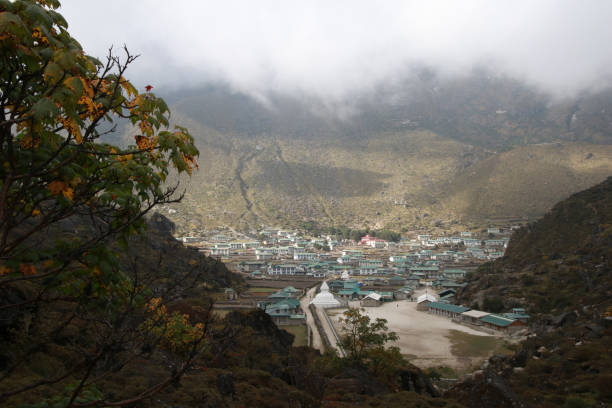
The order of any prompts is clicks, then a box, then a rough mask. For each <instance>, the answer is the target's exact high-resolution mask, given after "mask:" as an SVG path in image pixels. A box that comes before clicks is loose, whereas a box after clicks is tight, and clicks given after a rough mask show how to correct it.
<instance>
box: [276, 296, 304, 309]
mask: <svg viewBox="0 0 612 408" xmlns="http://www.w3.org/2000/svg"><path fill="white" fill-rule="evenodd" d="M275 304H276V305H289V306H291V307H298V306H299V305H300V301H299V300H297V299H293V298H292V299H283V300H281V301H279V302H276V303H275Z"/></svg>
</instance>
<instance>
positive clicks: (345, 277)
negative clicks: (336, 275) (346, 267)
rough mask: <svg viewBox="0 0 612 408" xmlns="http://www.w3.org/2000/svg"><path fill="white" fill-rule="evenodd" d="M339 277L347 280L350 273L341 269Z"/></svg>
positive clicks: (349, 277)
mask: <svg viewBox="0 0 612 408" xmlns="http://www.w3.org/2000/svg"><path fill="white" fill-rule="evenodd" d="M340 279H342V280H349V279H351V275H349V273H348V271H342V276H341V277H340Z"/></svg>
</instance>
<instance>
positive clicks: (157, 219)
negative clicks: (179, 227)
mask: <svg viewBox="0 0 612 408" xmlns="http://www.w3.org/2000/svg"><path fill="white" fill-rule="evenodd" d="M149 225H153V226H154V227H155V228H157V229H158V230H159V231H160V232H163V233H167V234H174V230H175V225H174V223H173V222H172V221H170V220H169V219H168V218H166V217H165V216H163V215H162V214H160V213H157V212H156V213H155V214H153V215H152V216H151V218H150V219H149Z"/></svg>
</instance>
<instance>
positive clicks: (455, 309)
mask: <svg viewBox="0 0 612 408" xmlns="http://www.w3.org/2000/svg"><path fill="white" fill-rule="evenodd" d="M427 307H429V308H430V309H438V310H444V311H446V312H452V313H463V312H467V311H468V310H470V308H469V307H465V306H457V305H449V304H448V303H440V302H431V303H429V304H428V305H427Z"/></svg>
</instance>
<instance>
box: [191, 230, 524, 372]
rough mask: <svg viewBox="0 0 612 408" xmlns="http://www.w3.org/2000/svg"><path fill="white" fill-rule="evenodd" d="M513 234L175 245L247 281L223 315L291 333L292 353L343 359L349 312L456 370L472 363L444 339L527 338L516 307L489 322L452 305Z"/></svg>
mask: <svg viewBox="0 0 612 408" xmlns="http://www.w3.org/2000/svg"><path fill="white" fill-rule="evenodd" d="M515 228H516V227H505V228H500V227H491V228H488V229H486V230H482V231H479V232H472V231H463V232H460V233H458V234H454V235H451V236H433V235H432V234H414V236H412V237H402V238H401V239H400V240H399V242H391V241H385V240H383V239H380V238H376V237H375V236H372V235H369V234H366V235H365V236H363V237H362V238H361V239H360V240H359V241H358V242H356V241H352V240H346V239H338V237H335V236H329V235H328V236H318V237H307V236H305V235H304V234H301V233H300V232H298V231H290V230H283V229H276V228H265V229H262V230H261V231H257V232H256V233H253V234H248V235H247V234H242V233H239V232H236V231H234V230H232V229H229V228H227V229H225V230H215V231H211V232H210V233H209V234H207V235H205V236H202V237H182V238H180V239H181V240H182V241H183V242H184V243H186V244H187V245H190V246H193V247H195V248H197V249H198V250H199V251H202V252H204V253H206V254H207V255H209V256H211V257H215V258H218V259H220V260H221V261H223V262H224V263H225V264H226V265H227V266H228V268H230V269H231V270H233V271H234V272H237V273H240V274H241V275H242V276H243V277H244V278H245V280H246V282H247V284H248V287H247V289H246V290H242V291H241V292H240V293H238V291H237V290H236V289H234V288H226V289H225V290H224V293H222V294H220V295H219V298H218V299H217V303H216V305H215V307H216V309H217V311H218V312H220V313H226V312H227V311H229V310H233V309H254V308H259V309H262V310H264V311H265V312H266V313H267V314H268V315H269V316H270V317H271V318H272V319H273V321H274V322H275V323H276V324H277V325H278V326H279V327H282V328H283V329H286V330H288V331H290V332H291V333H293V334H294V335H295V336H296V340H295V343H296V345H310V346H312V347H314V348H317V349H319V350H321V351H324V350H325V349H326V348H333V349H336V350H337V352H338V353H339V354H343V352H344V351H343V350H342V349H341V347H340V346H339V345H338V343H339V338H340V336H341V331H342V324H341V322H340V320H339V318H340V317H342V312H343V311H344V310H346V308H348V307H361V308H364V310H365V313H366V314H368V315H371V316H372V317H382V318H385V319H387V321H388V325H389V328H390V329H391V330H394V331H396V332H397V333H398V334H399V336H400V340H399V343H398V345H399V347H400V349H401V351H402V353H403V354H405V355H418V356H419V358H420V359H421V360H422V361H421V363H424V365H439V364H444V365H448V366H458V365H466V364H468V365H469V364H470V363H472V361H471V360H470V359H467V361H468V363H466V359H465V358H464V357H465V356H455V355H453V353H452V352H451V346H452V344H451V342H450V341H448V340H445V338H446V337H448V336H449V333H455V332H461V333H464V334H465V335H469V336H493V337H495V338H503V339H509V338H512V337H517V336H520V335H521V334H522V333H524V332H525V329H526V326H527V321H528V319H529V315H527V314H526V312H525V310H523V309H521V308H514V309H512V310H507V311H505V313H499V314H495V313H488V312H484V311H480V310H476V309H473V308H471V307H469V305H458V304H456V302H455V294H456V292H457V290H459V289H460V288H462V287H464V286H465V285H466V283H465V277H466V276H467V275H468V274H470V273H474V271H475V270H476V269H477V268H478V266H479V265H480V264H482V263H484V262H486V261H488V260H491V259H496V258H499V257H501V256H503V254H504V251H505V249H506V247H507V245H508V241H509V236H510V233H511V231H512V230H513V229H515ZM432 336H437V340H436V341H432V340H431V338H432ZM407 339H411V341H406V340H407Z"/></svg>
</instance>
